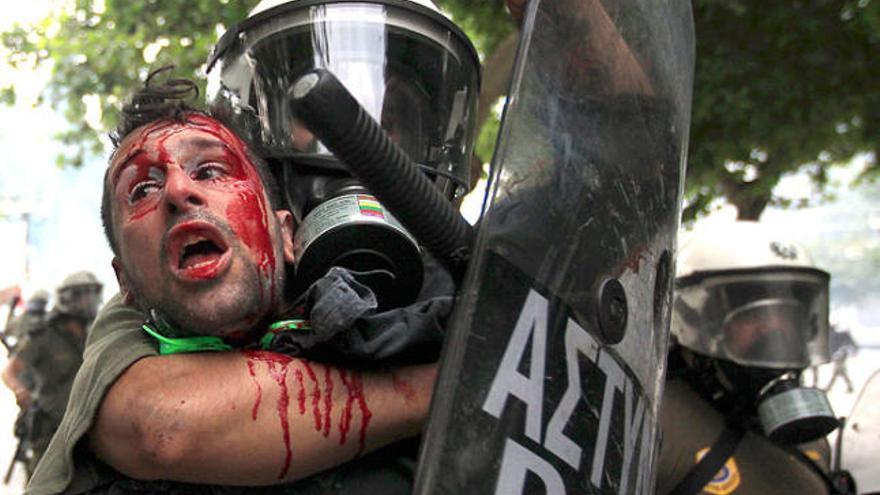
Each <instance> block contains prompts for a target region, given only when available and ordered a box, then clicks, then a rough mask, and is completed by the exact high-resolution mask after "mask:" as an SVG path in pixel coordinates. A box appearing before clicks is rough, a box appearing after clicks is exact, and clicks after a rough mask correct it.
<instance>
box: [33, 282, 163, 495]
mask: <svg viewBox="0 0 880 495" xmlns="http://www.w3.org/2000/svg"><path fill="white" fill-rule="evenodd" d="M143 322H144V316H143V314H142V313H140V312H139V311H137V310H135V309H133V308H130V307H128V306H126V305H124V304H123V302H122V298H121V297H120V296H119V294H117V295H115V296H113V298H111V299H110V300H109V301H108V302H107V304H106V305H105V306H104V308H102V310H101V312H100V314H99V315H98V318H97V319H96V320H95V323H94V325H93V327H92V330H91V333H90V334H89V337H88V339H87V341H86V349H85V353H84V356H83V364H82V366H81V367H80V370H79V373H77V375H76V379H75V380H74V383H73V388H72V390H71V393H70V401H69V403H68V405H67V410H66V412H65V414H64V419H63V420H62V421H61V425H60V426H59V427H58V431H57V432H56V433H55V436H54V437H53V438H52V442H51V443H50V444H49V448H48V449H47V450H46V453H45V454H44V455H43V458H42V460H41V461H40V464H39V465H38V466H37V469H36V471H35V472H34V474H33V476H32V477H31V480H30V482H29V483H28V487H27V491H26V492H25V493H27V494H33V495H37V494H54V493H62V492H63V493H82V492H85V491H88V490H89V489H91V488H93V487H95V486H98V485H99V484H101V483H102V482H103V481H105V480H106V479H107V477H108V476H112V471H110V470H109V468H107V467H105V466H103V465H102V464H101V463H100V462H99V461H97V459H95V457H94V456H93V455H91V454H90V452H89V451H88V449H87V448H86V446H85V445H84V443H85V442H84V441H82V440H83V437H84V436H85V434H86V432H87V431H89V429H90V428H91V427H92V422H93V421H94V419H95V415H96V414H97V412H98V407H99V406H100V404H101V401H102V400H103V398H104V394H105V393H106V392H107V390H108V389H109V387H110V386H111V385H112V384H113V383H114V382H115V381H116V379H117V378H118V377H119V376H120V375H121V374H122V372H123V371H125V370H126V369H127V368H128V367H129V366H131V364H132V363H134V362H135V361H137V360H138V359H140V358H143V357H146V356H156V355H158V354H159V352H158V349H157V345H156V342H155V341H154V340H153V339H151V338H150V337H149V336H148V335H147V334H145V333H144V332H143V331H142V330H141V325H142V324H143Z"/></svg>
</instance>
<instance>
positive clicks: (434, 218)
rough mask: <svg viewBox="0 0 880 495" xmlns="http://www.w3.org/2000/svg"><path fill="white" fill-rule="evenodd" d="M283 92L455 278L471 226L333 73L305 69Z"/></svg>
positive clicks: (469, 242)
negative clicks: (304, 72)
mask: <svg viewBox="0 0 880 495" xmlns="http://www.w3.org/2000/svg"><path fill="white" fill-rule="evenodd" d="M288 98H289V101H290V102H291V105H292V106H293V108H294V109H295V114H296V116H297V117H298V118H300V119H301V120H302V121H303V122H305V123H306V125H307V126H308V127H309V129H310V130H311V131H312V132H313V133H314V134H315V135H316V136H317V137H318V138H319V139H320V140H321V142H322V143H323V144H324V145H325V146H326V147H327V148H328V149H329V150H330V151H332V152H333V154H334V155H336V157H337V158H339V159H340V160H341V161H342V162H343V163H345V164H346V165H347V166H348V167H349V168H350V170H351V172H352V173H353V174H354V175H355V176H356V177H357V178H358V179H359V180H360V181H361V182H363V184H364V185H365V186H366V187H367V188H368V189H369V190H370V192H372V193H373V194H374V195H375V196H376V197H377V198H379V200H380V201H381V202H382V203H383V204H385V205H386V206H387V207H388V209H389V210H390V211H391V212H392V213H393V214H394V216H395V217H397V218H398V219H399V220H400V222H401V223H402V224H403V226H404V227H406V229H407V230H409V231H410V232H411V233H412V234H413V235H414V236H415V237H416V239H418V240H419V242H421V243H422V244H423V245H424V246H425V247H426V248H427V249H428V250H429V251H430V252H431V253H433V254H434V255H435V256H436V257H437V258H438V259H440V260H441V261H442V262H443V263H444V264H445V265H447V267H448V268H449V270H450V272H451V273H452V275H453V277H454V278H455V279H456V281H461V279H462V278H463V276H464V271H465V269H466V268H467V263H468V261H469V259H470V254H471V246H472V244H473V238H474V230H473V228H472V227H471V226H470V225H469V224H468V223H467V221H465V219H464V218H463V217H462V216H461V214H459V213H458V212H457V211H456V210H455V208H453V206H452V204H451V203H450V202H449V201H448V200H447V199H446V198H445V197H443V195H442V194H441V193H440V191H438V190H437V189H436V188H435V187H434V185H433V184H432V183H431V182H430V181H429V180H428V179H427V178H426V177H425V176H424V173H423V172H422V171H421V170H419V167H418V166H417V165H416V164H415V162H414V161H413V160H412V159H411V158H410V157H409V156H408V155H407V154H406V153H405V152H404V151H403V150H402V149H400V148H399V147H398V146H397V145H396V144H394V143H393V142H392V141H391V139H389V137H388V135H387V134H386V133H385V131H384V130H383V129H382V127H381V126H380V125H379V124H378V123H377V122H376V121H375V120H374V119H373V118H372V117H370V115H369V114H368V113H367V112H366V111H365V110H364V109H363V107H361V105H360V104H359V103H358V102H357V100H355V98H354V97H353V96H352V95H351V93H350V92H349V91H348V90H347V89H346V88H345V87H344V86H343V85H342V83H341V82H339V80H338V79H337V78H336V76H334V75H333V74H332V73H331V72H329V71H327V70H324V69H314V70H311V71H309V72H307V73H306V74H305V75H303V76H302V77H300V78H299V79H298V80H297V81H296V82H295V83H294V84H293V85H292V86H291V87H290V89H289V90H288Z"/></svg>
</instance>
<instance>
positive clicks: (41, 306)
mask: <svg viewBox="0 0 880 495" xmlns="http://www.w3.org/2000/svg"><path fill="white" fill-rule="evenodd" d="M48 304H49V293H48V292H47V291H46V290H44V289H39V290H37V291H35V292H34V293H33V295H31V297H30V298H29V299H28V300H27V302H26V303H25V307H24V313H22V314H20V315H18V316H17V317H15V318H14V319H12V321H10V322H9V323H8V324H7V325H6V329H5V331H4V332H3V338H4V339H5V340H6V341H7V344H9V345H10V351H12V350H14V349H15V345H16V344H17V343H19V342H21V341H22V339H24V337H25V336H26V335H27V334H28V332H29V331H30V329H31V328H34V327H37V326H40V325H41V324H42V323H43V320H44V319H45V317H46V306H47V305H48ZM10 338H11V339H12V340H11V341H10V340H9V339H10Z"/></svg>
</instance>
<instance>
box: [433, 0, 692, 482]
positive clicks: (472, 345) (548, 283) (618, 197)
mask: <svg viewBox="0 0 880 495" xmlns="http://www.w3.org/2000/svg"><path fill="white" fill-rule="evenodd" d="M693 65H694V41H693V21H692V15H691V10H690V3H689V2H687V1H683V0H676V1H657V0H602V1H600V0H553V1H550V0H544V1H537V0H533V1H531V2H530V3H529V6H528V11H527V13H526V18H525V20H524V24H523V33H522V38H521V43H520V46H519V51H518V54H517V62H516V63H515V67H514V72H513V77H512V83H511V88H510V93H509V99H508V101H507V105H506V107H505V111H504V116H503V119H502V126H501V132H500V136H499V139H498V144H497V148H496V153H495V157H494V160H493V171H492V173H491V176H490V185H489V192H488V196H487V203H486V204H487V208H486V210H485V214H484V216H483V219H482V221H481V224H480V226H479V231H478V237H477V244H476V247H475V253H474V257H473V258H472V260H471V264H470V267H469V270H468V274H467V277H466V280H465V283H464V286H463V288H462V290H461V292H460V301H459V303H458V305H457V307H456V311H455V314H454V316H453V319H452V322H451V327H450V329H449V335H448V340H447V342H446V347H445V349H444V356H443V360H442V365H441V371H440V377H439V381H438V384H437V388H436V389H435V395H434V400H433V403H432V410H431V416H430V420H429V423H428V427H427V432H426V437H425V441H424V444H423V447H422V454H421V459H420V465H419V473H418V477H417V481H416V493H420V494H425V493H443V494H461V493H480V494H484V493H505V494H508V493H510V494H519V493H547V494H560V493H608V494H612V493H613V494H626V493H650V491H651V490H652V489H653V480H654V476H653V465H654V459H655V456H656V452H657V440H658V438H657V425H658V411H659V406H660V394H661V390H662V381H663V377H664V371H665V356H666V347H667V338H668V330H669V317H670V300H671V290H672V279H673V274H674V272H675V270H674V267H673V254H674V249H675V239H676V232H677V231H678V227H679V215H680V203H681V194H682V182H683V178H684V162H685V155H686V150H687V137H688V128H689V123H690V102H691V90H692V78H693Z"/></svg>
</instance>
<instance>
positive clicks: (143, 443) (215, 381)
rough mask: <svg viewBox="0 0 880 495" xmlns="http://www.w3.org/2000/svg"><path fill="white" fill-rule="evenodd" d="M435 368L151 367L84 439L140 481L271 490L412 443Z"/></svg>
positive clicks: (237, 360) (196, 359) (112, 394)
mask: <svg viewBox="0 0 880 495" xmlns="http://www.w3.org/2000/svg"><path fill="white" fill-rule="evenodd" d="M435 377H436V365H434V364H431V365H422V366H414V367H406V368H399V369H396V370H394V371H393V372H390V371H389V372H384V373H365V372H364V373H362V372H356V371H352V370H346V369H343V368H338V367H333V366H327V365H324V364H320V363H312V362H308V361H305V360H301V359H294V358H291V357H288V356H284V355H281V354H276V353H272V352H264V351H258V352H246V353H215V354H187V355H181V354H177V355H171V356H159V357H149V358H144V359H141V360H140V361H137V362H136V363H134V364H133V365H132V366H131V367H129V369H128V370H126V372H125V373H123V374H122V375H121V376H120V378H119V379H118V380H117V381H116V383H114V384H113V385H112V386H111V388H110V390H109V391H108V393H107V395H106V396H105V398H104V401H103V403H102V404H101V406H100V409H99V411H98V415H97V417H96V420H95V423H94V425H93V427H92V429H91V431H90V433H89V442H90V446H91V448H92V450H93V451H94V453H95V454H96V455H97V457H98V458H100V459H102V460H103V461H104V462H106V463H108V464H110V465H111V466H113V467H114V468H116V469H117V470H119V471H120V472H122V473H123V474H125V475H128V476H130V477H133V478H136V479H167V480H175V481H184V482H191V483H211V484H222V485H270V484H277V483H283V482H287V481H293V480H297V479H301V478H304V477H307V476H309V475H312V474H314V473H317V472H320V471H322V470H325V469H328V468H331V467H334V466H337V465H340V464H343V463H345V462H348V461H350V460H352V459H354V458H355V457H357V456H359V455H362V454H364V453H366V452H369V451H372V450H375V449H377V448H379V447H382V446H385V445H388V444H390V443H392V442H395V441H397V440H400V439H403V438H407V437H411V436H415V435H417V434H418V433H419V432H420V430H421V428H422V426H423V424H424V421H425V419H426V417H427V411H428V403H429V400H430V396H431V390H432V388H433V384H434V379H435Z"/></svg>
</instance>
